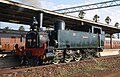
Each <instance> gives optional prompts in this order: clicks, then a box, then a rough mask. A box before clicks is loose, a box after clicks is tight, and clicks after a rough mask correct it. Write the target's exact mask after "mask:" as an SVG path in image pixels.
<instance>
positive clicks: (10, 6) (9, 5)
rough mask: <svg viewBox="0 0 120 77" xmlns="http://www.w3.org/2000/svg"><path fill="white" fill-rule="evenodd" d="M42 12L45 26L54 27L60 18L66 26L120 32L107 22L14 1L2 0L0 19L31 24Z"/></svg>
mask: <svg viewBox="0 0 120 77" xmlns="http://www.w3.org/2000/svg"><path fill="white" fill-rule="evenodd" d="M40 13H43V27H53V24H54V22H55V21H56V20H58V19H60V20H64V21H65V23H66V27H68V28H71V27H75V28H79V26H84V25H88V26H98V27H101V28H102V29H103V30H104V31H105V32H106V33H108V34H114V33H119V32H120V28H116V27H113V26H110V25H107V24H103V23H99V22H94V21H90V20H86V19H80V18H78V17H73V16H69V15H63V14H59V13H56V12H53V11H49V10H45V9H41V8H35V7H33V6H28V5H23V4H20V3H16V2H13V1H8V0H0V21H3V22H11V23H18V24H26V25H31V23H32V19H33V17H38V18H39V15H40ZM38 18H37V19H38ZM38 22H39V20H38Z"/></svg>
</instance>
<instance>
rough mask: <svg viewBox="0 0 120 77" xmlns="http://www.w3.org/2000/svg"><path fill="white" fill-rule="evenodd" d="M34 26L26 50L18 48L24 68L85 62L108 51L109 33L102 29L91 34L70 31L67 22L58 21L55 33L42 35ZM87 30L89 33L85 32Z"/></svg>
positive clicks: (97, 29)
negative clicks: (47, 64)
mask: <svg viewBox="0 0 120 77" xmlns="http://www.w3.org/2000/svg"><path fill="white" fill-rule="evenodd" d="M36 25H37V24H36V23H33V25H32V26H31V30H30V31H29V32H28V33H27V34H26V43H25V48H22V49H19V48H18V44H16V45H15V48H16V53H17V55H19V56H20V57H21V64H22V65H40V64H42V63H46V62H47V63H54V64H57V63H59V62H66V63H68V62H70V61H79V60H81V59H85V58H91V57H100V52H101V51H103V48H104V40H105V33H104V31H102V29H101V28H100V27H95V26H92V27H91V29H90V30H91V31H90V32H85V31H84V30H82V31H75V30H66V29H65V22H64V21H63V20H57V21H55V23H54V30H52V31H44V32H39V31H37V29H36ZM85 30H86V29H85Z"/></svg>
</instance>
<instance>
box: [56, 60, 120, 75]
mask: <svg viewBox="0 0 120 77" xmlns="http://www.w3.org/2000/svg"><path fill="white" fill-rule="evenodd" d="M118 64H120V61H112V62H111V63H103V62H101V63H99V64H94V65H91V64H89V65H86V66H82V67H81V66H80V67H69V70H66V69H64V70H63V69H60V70H59V72H58V73H57V74H54V77H69V76H71V75H75V74H89V73H91V72H93V71H98V70H101V71H102V70H106V69H110V68H111V67H113V66H115V65H118Z"/></svg>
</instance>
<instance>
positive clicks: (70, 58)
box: [64, 56, 73, 63]
mask: <svg viewBox="0 0 120 77" xmlns="http://www.w3.org/2000/svg"><path fill="white" fill-rule="evenodd" d="M71 60H73V57H72V56H68V57H66V58H65V60H64V62H65V63H69V62H70V61H71Z"/></svg>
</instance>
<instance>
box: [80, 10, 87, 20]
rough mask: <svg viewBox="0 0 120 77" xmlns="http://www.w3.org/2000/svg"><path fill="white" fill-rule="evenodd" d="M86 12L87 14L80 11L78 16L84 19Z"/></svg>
mask: <svg viewBox="0 0 120 77" xmlns="http://www.w3.org/2000/svg"><path fill="white" fill-rule="evenodd" d="M85 14H86V13H85V12H83V11H80V12H79V15H78V17H79V18H81V19H83V18H84V16H85Z"/></svg>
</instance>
